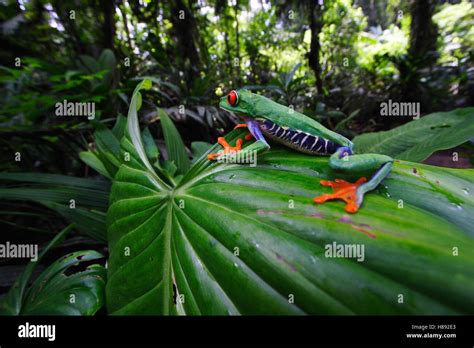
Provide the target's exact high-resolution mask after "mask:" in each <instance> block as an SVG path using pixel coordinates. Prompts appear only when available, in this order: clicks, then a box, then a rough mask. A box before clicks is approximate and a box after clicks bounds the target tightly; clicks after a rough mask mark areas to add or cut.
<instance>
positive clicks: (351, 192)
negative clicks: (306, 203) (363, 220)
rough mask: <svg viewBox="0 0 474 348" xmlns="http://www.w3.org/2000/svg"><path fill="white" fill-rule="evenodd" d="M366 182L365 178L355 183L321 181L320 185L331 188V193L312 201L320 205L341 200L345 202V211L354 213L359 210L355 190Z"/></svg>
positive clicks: (339, 180)
mask: <svg viewBox="0 0 474 348" xmlns="http://www.w3.org/2000/svg"><path fill="white" fill-rule="evenodd" d="M366 181H367V179H366V178H360V179H359V180H357V181H356V182H355V183H351V182H348V181H345V180H342V179H335V180H334V181H328V180H321V181H320V183H321V185H323V186H329V187H332V190H333V193H331V194H324V195H321V196H318V197H315V198H314V199H313V201H314V202H315V203H318V204H322V203H324V202H326V201H330V200H333V199H341V200H343V201H344V202H346V208H345V210H346V211H347V212H348V213H355V212H357V209H359V207H358V205H357V188H358V187H359V186H360V185H362V184H363V183H365V182H366Z"/></svg>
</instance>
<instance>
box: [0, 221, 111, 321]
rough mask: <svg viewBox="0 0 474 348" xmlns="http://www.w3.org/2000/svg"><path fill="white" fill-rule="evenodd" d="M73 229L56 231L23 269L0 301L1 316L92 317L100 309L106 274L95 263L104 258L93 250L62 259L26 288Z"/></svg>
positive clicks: (102, 268) (72, 254) (69, 227)
mask: <svg viewBox="0 0 474 348" xmlns="http://www.w3.org/2000/svg"><path fill="white" fill-rule="evenodd" d="M73 227H74V225H69V226H68V227H66V228H65V229H64V230H63V231H61V232H59V233H58V234H57V235H56V237H55V238H54V239H53V240H52V241H51V242H50V243H49V244H48V245H47V246H46V247H45V248H44V249H43V250H42V252H41V253H40V254H39V255H38V260H37V261H35V262H33V261H32V262H30V263H29V264H28V265H27V266H26V268H25V270H24V271H23V274H22V275H21V276H20V277H19V278H18V279H17V281H16V282H15V284H14V285H13V286H12V288H11V289H10V291H9V292H8V293H7V294H6V295H5V296H4V297H3V298H1V299H0V315H94V314H95V313H96V312H97V311H98V310H99V309H100V308H101V307H102V306H103V304H104V302H105V301H104V286H105V273H106V272H105V268H104V267H103V266H101V265H99V264H96V263H95V262H97V260H98V259H100V258H103V256H102V255H101V254H99V253H98V252H96V251H93V250H92V251H91V250H89V251H78V252H74V253H71V254H69V255H65V256H63V257H62V258H60V259H59V260H57V261H55V262H54V263H53V264H52V265H50V266H49V267H48V268H47V269H46V270H45V271H44V272H43V273H41V274H40V275H39V276H38V277H37V278H36V279H35V280H34V282H33V283H32V285H31V286H30V287H28V283H29V281H30V278H31V276H32V274H33V271H34V269H35V267H36V266H37V264H38V263H39V262H40V261H41V259H42V258H43V256H44V255H45V254H46V253H47V252H48V251H49V250H50V249H52V248H54V247H56V246H58V245H59V244H60V243H61V242H62V241H63V239H64V238H65V236H66V235H67V234H68V233H69V231H71V230H72V229H73ZM91 262H92V264H91ZM84 264H85V265H86V266H84ZM87 264H89V265H87ZM81 267H82V269H81ZM72 298H73V299H74V300H73V301H71V299H72Z"/></svg>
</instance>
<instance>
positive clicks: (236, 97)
mask: <svg viewBox="0 0 474 348" xmlns="http://www.w3.org/2000/svg"><path fill="white" fill-rule="evenodd" d="M256 97H258V95H256V94H253V93H252V92H250V91H248V90H246V89H239V90H233V91H230V92H229V94H227V95H226V96H224V97H222V98H221V100H220V102H219V107H220V108H222V109H224V110H227V111H232V112H234V113H236V114H243V115H246V116H249V117H252V116H253V110H254V105H255V100H254V99H255V98H256Z"/></svg>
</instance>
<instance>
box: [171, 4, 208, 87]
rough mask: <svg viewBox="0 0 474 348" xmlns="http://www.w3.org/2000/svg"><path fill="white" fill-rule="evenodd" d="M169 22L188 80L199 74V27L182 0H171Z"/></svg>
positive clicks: (200, 62) (200, 59) (200, 63)
mask: <svg viewBox="0 0 474 348" xmlns="http://www.w3.org/2000/svg"><path fill="white" fill-rule="evenodd" d="M172 4H173V5H172V8H171V10H172V16H171V23H172V24H173V31H174V35H175V36H176V39H177V42H178V44H177V46H178V50H179V56H181V57H184V65H185V66H184V68H185V70H186V75H187V77H188V79H189V81H190V82H191V81H193V80H194V79H195V78H196V77H198V76H199V71H200V67H201V66H202V57H201V54H200V50H199V48H198V47H197V44H199V42H200V39H199V28H198V26H197V23H196V19H195V18H194V15H193V13H192V11H191V10H190V9H189V8H188V7H187V6H186V5H185V3H184V1H183V0H176V1H172Z"/></svg>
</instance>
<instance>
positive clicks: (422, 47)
mask: <svg viewBox="0 0 474 348" xmlns="http://www.w3.org/2000/svg"><path fill="white" fill-rule="evenodd" d="M473 24H474V7H473V4H472V3H471V2H469V1H467V0H463V1H443V0H419V1H409V0H380V1H375V0H353V1H352V0H324V1H311V0H296V1H279V0H272V1H268V0H250V1H249V0H199V1H196V0H176V1H151V0H141V1H127V0H108V1H101V0H83V1H75V0H71V1H62V0H53V1H46V0H33V1H28V0H17V1H10V0H2V1H0V26H1V27H0V41H1V50H0V105H1V108H0V128H1V131H0V159H1V162H0V166H1V171H2V172H38V173H54V174H63V175H69V176H75V177H85V178H97V180H100V178H99V175H98V174H97V172H95V171H94V170H93V169H91V168H90V167H88V166H87V165H86V164H85V163H84V162H82V161H81V160H80V159H79V158H78V156H77V154H78V153H79V152H80V151H85V150H88V149H89V150H91V149H92V150H93V149H94V148H93V147H94V146H95V145H94V143H93V134H94V131H96V130H97V129H99V128H100V125H101V124H102V125H106V126H107V127H109V128H111V127H112V126H113V125H114V124H115V122H116V118H117V117H119V115H126V114H127V110H128V106H129V102H130V100H129V98H130V96H131V93H132V91H133V89H134V87H135V86H136V84H137V83H138V82H139V81H140V80H142V79H143V78H145V77H147V78H149V79H151V80H152V81H153V88H152V90H150V91H147V92H146V93H145V95H146V97H144V98H143V103H144V105H143V107H142V110H143V112H142V114H141V116H142V117H143V118H142V121H143V123H144V124H147V125H148V127H149V129H150V132H151V133H152V135H153V137H154V138H155V139H163V135H162V130H161V128H160V126H159V117H158V115H157V112H156V105H158V106H159V107H161V108H163V109H164V110H166V111H167V112H168V114H169V115H170V117H171V118H172V120H173V121H174V124H175V125H176V127H177V128H178V130H179V132H180V134H181V136H182V138H183V141H184V144H185V145H186V147H187V149H188V150H189V153H191V152H193V151H197V149H198V148H199V147H200V146H204V147H205V146H206V143H214V142H215V140H216V137H217V136H221V135H222V134H224V133H226V132H228V131H229V130H231V129H232V128H233V126H234V124H235V123H236V119H234V118H233V116H231V115H230V114H228V113H226V112H224V111H222V110H219V109H218V108H217V105H218V100H219V96H222V95H224V94H226V93H227V92H228V91H230V90H232V89H234V88H239V87H243V86H247V87H248V88H250V89H253V90H254V91H256V92H258V93H262V94H265V95H266V96H268V97H270V98H272V99H274V100H276V101H278V102H280V103H282V104H285V105H292V106H293V107H294V108H295V109H296V110H298V111H301V112H303V113H305V114H306V115H308V116H311V117H313V118H315V119H317V120H318V121H319V122H321V123H323V124H324V125H325V126H327V127H328V128H330V129H332V130H335V131H337V132H340V133H342V134H344V135H345V136H347V137H350V138H352V137H353V136H355V135H357V134H362V133H365V132H373V131H380V130H386V129H391V128H393V127H395V126H398V125H400V124H403V123H405V122H408V121H410V120H411V118H409V117H381V116H380V103H381V102H385V101H387V100H389V99H391V100H393V101H400V102H410V101H413V102H419V103H420V106H421V114H422V115H424V114H428V113H432V112H436V111H449V110H453V109H455V108H459V107H466V106H472V105H474V99H473V98H474V80H473V77H474V50H473V47H474V25H473ZM63 100H68V101H73V102H74V101H79V102H94V103H95V113H96V116H95V120H93V121H89V120H87V118H85V117H74V118H71V117H56V116H55V114H54V110H55V104H56V103H57V102H58V101H60V102H62V101H63ZM191 144H194V145H191ZM158 147H159V148H160V151H161V152H164V153H166V151H165V145H164V141H163V140H158ZM472 149H473V145H472V144H470V143H466V144H464V145H462V146H460V147H459V148H458V151H459V152H460V160H459V162H458V163H457V166H459V167H471V162H472V161H473V151H472ZM17 152H20V153H21V158H22V159H21V161H15V160H14V154H15V153H17ZM165 156H166V155H165ZM446 156H448V157H449V156H451V155H450V153H448V154H446V153H444V152H438V153H435V154H434V155H433V156H431V157H430V158H429V159H428V160H427V162H428V163H433V164H437V165H445V163H446V159H445V158H446ZM449 165H450V166H452V165H453V163H452V162H451V163H450V164H449ZM29 192H30V191H29ZM28 194H31V193H28ZM38 194H40V193H38ZM39 201H41V197H40V198H38V200H37V202H36V203H34V202H27V201H21V200H4V199H1V200H0V211H1V214H0V229H1V230H2V231H4V232H2V234H4V237H5V238H7V239H11V240H16V241H22V240H28V241H29V242H33V241H38V242H43V241H47V240H49V239H51V237H52V236H53V235H54V233H55V232H54V231H58V230H59V229H60V228H61V227H62V226H64V222H63V220H61V219H62V218H61V217H59V218H58V216H57V215H55V213H54V212H53V210H54V209H53V210H51V209H50V208H51V206H50V207H46V206H45V205H43V204H39V203H38V202H39ZM5 231H8V232H5ZM81 247H83V248H86V247H87V248H96V249H98V250H101V251H104V250H103V249H104V247H103V244H101V243H98V242H96V241H94V240H93V239H90V238H87V237H85V236H81V235H78V236H75V237H74V238H72V239H70V240H69V241H68V242H67V243H64V244H63V245H62V246H61V248H59V250H58V251H57V252H53V253H51V254H50V255H49V254H48V256H47V258H50V260H54V259H56V258H57V257H58V255H63V254H64V253H65V252H66V251H67V250H68V248H69V249H71V250H75V249H78V248H81ZM2 262H3V261H2ZM2 265H3V267H2V269H3V276H2V277H1V279H0V281H1V283H0V292H5V291H6V290H8V289H9V287H10V286H11V284H12V283H13V281H14V280H15V278H16V277H17V275H18V274H19V272H20V271H21V270H22V269H23V267H24V265H17V264H13V263H5V262H3V264H2ZM40 270H41V268H38V271H40Z"/></svg>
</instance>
